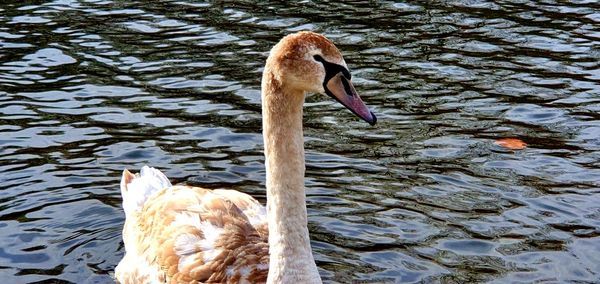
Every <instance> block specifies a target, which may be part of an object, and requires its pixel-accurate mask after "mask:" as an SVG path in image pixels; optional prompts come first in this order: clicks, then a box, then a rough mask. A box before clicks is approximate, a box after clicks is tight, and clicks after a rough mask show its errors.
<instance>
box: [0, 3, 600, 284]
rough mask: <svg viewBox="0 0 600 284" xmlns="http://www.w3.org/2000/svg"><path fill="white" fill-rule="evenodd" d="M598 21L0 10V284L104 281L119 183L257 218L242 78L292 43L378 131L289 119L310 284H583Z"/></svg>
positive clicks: (557, 9) (591, 198)
mask: <svg viewBox="0 0 600 284" xmlns="http://www.w3.org/2000/svg"><path fill="white" fill-rule="evenodd" d="M599 21H600V6H598V4H596V3H595V1H575V2H573V3H569V4H564V3H562V2H561V3H555V2H554V1H544V2H543V3H537V2H534V1H520V2H514V1H509V2H506V1H495V2H490V1H471V2H468V4H467V2H462V1H438V2H435V3H428V2H421V1H414V2H410V3H392V2H352V3H339V2H332V3H327V2H323V3H315V2H307V3H302V4H289V3H288V4H282V3H268V2H261V3H253V2H219V3H196V2H192V1H189V2H188V1H170V2H162V3H160V4H157V3H151V4H148V3H145V2H143V1H141V2H130V3H123V2H119V1H86V2H78V1H48V2H47V3H44V4H41V5H29V4H26V3H21V2H19V1H13V2H11V3H3V4H1V5H0V172H1V173H2V174H1V175H0V217H1V218H0V275H2V279H6V281H7V283H25V282H36V281H54V282H60V283H62V282H72V283H85V282H89V283H91V282H94V283H105V282H111V281H112V280H111V278H110V276H109V273H110V272H111V271H112V270H113V269H114V267H115V265H116V264H117V262H118V261H119V259H120V257H121V256H122V254H123V248H122V245H121V242H120V241H121V240H120V238H121V235H120V234H121V228H122V223H123V218H124V217H123V213H122V210H121V208H120V194H119V188H118V186H119V185H118V182H119V178H120V172H121V171H122V169H123V168H125V167H127V168H130V169H138V168H139V167H141V166H142V165H144V164H149V165H153V166H155V167H158V168H160V169H162V170H164V171H165V172H166V174H167V176H169V177H171V178H172V179H173V181H175V182H185V181H188V182H192V183H195V184H200V185H203V186H207V187H222V186H227V187H231V188H234V189H238V190H242V191H245V192H248V193H250V194H252V195H253V196H255V197H257V198H258V199H259V200H262V201H264V190H263V186H264V170H263V155H262V138H261V135H260V131H261V130H260V128H261V121H260V74H261V71H262V65H263V63H264V60H265V59H266V56H267V51H268V50H269V48H270V47H271V46H272V45H273V44H274V43H276V42H277V40H278V39H279V38H280V37H281V36H282V35H284V34H287V33H290V32H294V31H298V30H307V29H308V30H314V31H317V32H322V33H325V34H326V35H327V36H328V37H330V38H331V39H333V40H334V41H335V42H336V44H337V45H338V46H339V47H340V49H341V50H342V51H343V53H344V55H345V59H346V61H347V62H348V64H349V66H350V68H351V70H352V72H353V78H355V79H354V82H355V84H356V86H357V90H358V91H359V92H360V93H361V95H362V96H363V97H364V100H365V101H366V102H367V104H369V105H370V106H371V107H372V108H373V110H374V112H375V113H376V114H377V115H378V117H379V118H380V120H379V123H378V125H377V126H376V127H369V126H367V125H365V124H364V123H361V122H360V121H358V120H356V119H355V118H354V117H353V116H352V115H350V114H349V112H347V111H345V110H342V109H341V107H340V106H339V105H337V104H336V103H334V102H332V101H329V100H328V99H326V98H323V97H322V96H311V97H309V98H308V101H307V103H306V110H305V135H306V152H307V177H306V185H307V195H308V198H307V200H308V207H309V208H308V209H309V226H310V231H311V236H312V240H313V241H312V244H313V249H314V251H315V257H316V259H317V262H318V265H319V267H320V269H321V274H322V276H323V278H324V279H325V280H327V281H328V282H339V283H348V282H351V281H353V280H359V281H364V282H378V283H381V282H387V283H394V282H403V283H404V282H406V283H409V282H419V281H423V282H457V283H464V282H468V281H473V282H492V283H506V282H525V283H530V282H535V281H556V282H569V281H572V282H575V281H579V282H582V283H595V282H597V281H598V279H600V275H599V274H598V273H599V271H600V257H599V256H598V254H597V251H600V221H599V220H600V190H598V188H599V186H600V164H599V163H598V161H599V160H600V146H599V145H600V127H599V126H598V125H599V122H600V116H599V115H598V113H599V111H600V86H599V84H598V80H599V79H600V72H599V71H598V70H600V68H599V61H598V58H599V57H600V50H599V49H598V46H600V28H599V25H598V22H599ZM505 137H516V138H520V139H522V140H524V141H525V142H526V143H528V145H529V146H528V148H526V149H525V150H521V151H512V150H506V149H503V148H501V147H499V146H497V145H495V144H494V141H495V140H496V139H499V138H505Z"/></svg>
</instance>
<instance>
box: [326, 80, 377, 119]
mask: <svg viewBox="0 0 600 284" xmlns="http://www.w3.org/2000/svg"><path fill="white" fill-rule="evenodd" d="M325 93H327V95H329V96H330V97H333V98H334V99H336V100H337V101H338V102H340V103H341V104H342V105H344V106H345V107H346V108H348V109H349V110H351V111H352V112H353V113H354V114H355V115H356V116H358V117H360V118H362V119H363V120H364V121H366V122H368V123H369V124H370V125H375V123H376V122H377V117H376V116H375V114H373V113H372V112H371V111H370V110H369V108H368V107H367V106H366V105H365V103H364V102H363V101H362V99H361V98H360V96H359V95H358V94H357V93H356V90H355V89H354V86H352V82H351V81H350V80H348V79H346V77H344V76H343V75H342V73H341V72H340V73H337V74H336V75H335V76H333V77H332V78H331V79H329V80H328V81H327V82H325Z"/></svg>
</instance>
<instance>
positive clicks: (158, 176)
mask: <svg viewBox="0 0 600 284" xmlns="http://www.w3.org/2000/svg"><path fill="white" fill-rule="evenodd" d="M167 187H171V182H170V181H169V179H168V178H167V177H166V176H165V175H164V174H163V173H162V172H161V171H159V170H157V169H155V168H151V167H148V166H143V167H142V169H141V170H140V173H139V174H132V173H131V172H129V171H128V170H124V171H123V177H122V178H121V196H122V198H123V209H124V210H125V214H126V215H129V214H131V213H132V212H135V211H139V210H141V209H142V207H143V206H144V203H145V202H146V200H147V199H148V197H150V195H152V194H153V193H155V192H157V191H159V190H162V189H164V188H167Z"/></svg>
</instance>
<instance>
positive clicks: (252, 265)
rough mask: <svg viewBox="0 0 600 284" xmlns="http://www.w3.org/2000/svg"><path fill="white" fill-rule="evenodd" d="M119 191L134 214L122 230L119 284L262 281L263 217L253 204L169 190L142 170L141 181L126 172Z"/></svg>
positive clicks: (195, 190)
mask: <svg viewBox="0 0 600 284" xmlns="http://www.w3.org/2000/svg"><path fill="white" fill-rule="evenodd" d="M121 184H122V191H123V194H124V206H131V207H130V210H129V213H127V215H126V216H127V218H126V221H125V226H124V228H123V241H124V243H125V250H126V255H125V257H124V258H123V260H122V261H121V262H120V263H119V265H118V266H117V268H116V269H115V272H116V273H115V275H116V277H117V280H118V281H119V282H120V283H165V282H166V281H171V282H174V283H190V282H192V281H200V282H208V283H244V282H245V283H262V282H265V281H266V278H267V273H268V263H269V247H268V244H267V239H268V229H267V223H266V210H265V208H264V207H262V206H261V205H260V204H259V203H258V202H257V201H256V200H254V199H253V198H252V197H250V196H249V195H247V194H244V193H241V192H237V191H233V190H209V189H204V188H199V187H191V186H181V185H178V186H170V183H169V182H168V180H167V179H166V177H164V175H163V174H162V173H161V172H160V171H158V170H156V169H153V168H147V167H144V168H143V169H142V172H141V173H140V174H138V175H133V174H131V173H129V172H125V173H124V175H123V180H122V181H121ZM163 185H167V187H163ZM157 188H160V189H158V190H157ZM136 194H138V195H136Z"/></svg>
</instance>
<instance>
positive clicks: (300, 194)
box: [262, 68, 321, 283]
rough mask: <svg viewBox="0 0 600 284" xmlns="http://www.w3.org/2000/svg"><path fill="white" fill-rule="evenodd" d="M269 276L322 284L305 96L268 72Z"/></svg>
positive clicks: (264, 91)
mask: <svg viewBox="0 0 600 284" xmlns="http://www.w3.org/2000/svg"><path fill="white" fill-rule="evenodd" d="M262 100H263V102H262V103H263V104H262V111H263V137H264V145H265V166H266V188H267V217H268V225H269V253H270V256H269V257H270V259H269V276H268V278H267V283H321V279H320V276H319V273H318V270H317V266H316V264H315V261H314V258H313V255H312V250H311V247H310V238H309V234H308V227H307V213H306V195H305V192H304V171H305V167H304V136H303V132H302V107H303V104H304V92H303V91H297V90H293V89H287V88H285V86H284V85H283V84H281V82H279V81H278V80H277V79H276V77H275V76H274V75H273V74H272V73H271V72H270V71H269V68H266V69H265V73H264V74H263V84H262Z"/></svg>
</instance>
